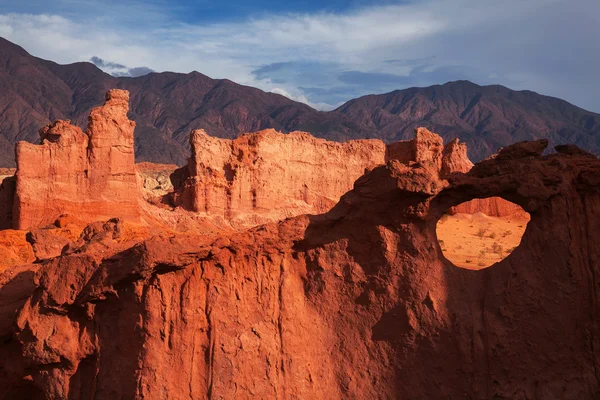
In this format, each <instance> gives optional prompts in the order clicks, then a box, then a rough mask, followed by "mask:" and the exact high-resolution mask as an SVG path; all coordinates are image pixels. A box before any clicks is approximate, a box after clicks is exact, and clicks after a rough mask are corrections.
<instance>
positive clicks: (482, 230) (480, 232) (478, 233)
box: [476, 228, 487, 239]
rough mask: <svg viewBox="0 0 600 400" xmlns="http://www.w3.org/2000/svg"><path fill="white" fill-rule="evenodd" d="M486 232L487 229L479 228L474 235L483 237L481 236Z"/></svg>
mask: <svg viewBox="0 0 600 400" xmlns="http://www.w3.org/2000/svg"><path fill="white" fill-rule="evenodd" d="M486 232H487V229H484V228H479V230H478V231H477V233H476V235H477V237H478V238H479V239H483V237H484V236H485V234H486Z"/></svg>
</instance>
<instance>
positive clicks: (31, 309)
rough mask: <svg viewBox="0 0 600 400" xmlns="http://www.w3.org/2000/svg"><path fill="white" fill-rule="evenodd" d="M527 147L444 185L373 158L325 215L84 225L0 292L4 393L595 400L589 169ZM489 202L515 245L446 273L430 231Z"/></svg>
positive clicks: (599, 210)
mask: <svg viewBox="0 0 600 400" xmlns="http://www.w3.org/2000/svg"><path fill="white" fill-rule="evenodd" d="M543 144H544V143H536V144H535V145H537V146H538V147H540V148H541V147H543V146H541V145H543ZM527 147H532V146H530V145H528V144H525V145H523V146H516V147H513V148H507V149H504V150H503V152H505V153H504V154H505V155H510V154H513V156H511V157H508V158H502V157H501V156H502V153H500V155H499V157H498V158H497V159H491V160H487V161H483V162H481V163H479V164H477V165H475V167H474V168H473V169H472V170H471V171H470V172H469V173H467V174H462V173H455V174H451V175H450V176H448V179H447V180H444V179H440V168H441V166H440V164H439V162H438V161H437V158H436V157H429V160H430V161H422V162H416V163H412V164H411V165H406V164H403V163H401V162H399V161H397V160H391V161H390V162H388V163H387V164H386V165H383V166H379V167H377V168H375V169H373V170H372V171H370V172H369V173H367V174H366V175H364V176H362V177H361V178H359V179H358V180H357V182H356V183H355V185H354V189H353V190H352V191H350V192H349V193H347V194H346V195H344V196H343V197H342V199H341V200H340V202H339V203H338V204H337V205H336V206H335V207H334V208H333V209H332V210H331V211H330V212H328V213H327V214H324V215H320V216H299V217H296V218H292V219H288V220H285V221H282V222H279V223H274V224H268V225H264V226H261V227H258V228H255V229H251V230H249V231H246V232H239V233H235V234H231V235H228V236H225V237H220V238H215V239H211V240H207V239H203V238H197V237H191V236H183V235H178V236H169V237H156V238H153V239H150V240H148V241H145V242H144V243H141V244H137V245H135V246H133V247H131V248H129V249H126V248H127V243H123V242H120V243H119V244H117V242H116V240H117V238H118V236H119V235H120V233H119V232H120V228H119V226H118V224H115V223H114V222H112V223H109V224H105V225H103V224H96V225H95V227H91V228H90V229H88V230H87V233H86V234H85V235H82V241H81V242H80V244H79V245H77V246H73V247H72V248H71V249H69V250H68V251H66V252H65V253H64V254H63V255H62V256H61V257H58V258H55V259H53V260H51V261H50V262H46V263H45V264H43V265H41V266H39V267H36V266H29V267H24V268H23V269H21V270H20V271H21V272H20V273H18V274H16V275H14V274H13V275H11V276H0V285H2V286H0V313H2V314H1V315H2V316H5V319H0V333H1V334H2V339H3V340H1V341H0V385H1V387H3V388H9V390H8V391H7V392H6V394H5V397H6V398H9V397H10V396H12V397H13V398H31V399H35V398H73V399H75V398H78V399H87V398H95V399H115V398H117V399H118V398H123V399H125V398H126V399H141V398H156V397H169V398H174V399H182V398H199V399H202V398H311V399H312V398H316V399H322V398H331V399H337V398H354V399H374V398H383V399H392V398H407V399H441V398H473V399H484V398H485V399H487V398H498V399H500V398H505V399H514V398H521V399H535V398H544V399H592V398H597V397H598V395H599V394H600V386H599V382H600V376H599V375H598V371H600V354H598V349H599V348H600V322H599V317H600V315H599V313H600V309H599V308H598V302H597V298H598V295H599V292H600V281H599V280H598V279H597V278H596V277H597V276H599V275H598V274H600V246H599V245H598V243H600V225H598V224H597V222H596V221H598V220H599V219H600V160H598V159H596V158H591V157H588V156H581V155H567V154H554V155H549V156H541V155H539V154H537V155H521V156H516V154H524V151H525V150H526V149H527ZM534 147H535V146H534ZM441 165H442V166H443V163H442V164H441ZM489 196H499V197H502V198H504V199H507V200H510V201H513V202H515V203H516V204H519V205H520V206H522V207H523V208H524V209H526V210H527V211H528V212H529V213H530V214H531V216H532V220H531V222H530V224H529V226H528V229H527V231H526V233H525V235H524V237H523V240H522V243H521V245H520V246H519V248H517V249H516V250H515V251H514V252H513V253H512V254H511V255H510V256H508V257H507V258H506V259H504V260H503V261H501V262H499V263H498V264H496V265H494V266H493V267H491V268H488V269H485V270H482V271H468V270H464V269H460V268H456V267H454V266H453V265H451V264H450V263H449V262H448V261H446V260H445V259H444V257H443V255H442V252H441V250H440V248H439V246H438V245H437V241H436V238H435V229H436V223H437V221H438V220H439V218H440V217H441V216H442V215H443V213H444V212H445V211H446V210H447V209H448V208H449V207H452V206H455V205H457V204H459V203H461V202H464V201H467V200H470V199H472V198H476V197H489ZM38 268H39V270H38V271H37V272H36V273H35V279H34V277H33V272H32V271H35V270H36V269H38ZM10 310H12V312H10ZM3 394H4V393H3Z"/></svg>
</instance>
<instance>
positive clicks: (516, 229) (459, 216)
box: [436, 197, 531, 270]
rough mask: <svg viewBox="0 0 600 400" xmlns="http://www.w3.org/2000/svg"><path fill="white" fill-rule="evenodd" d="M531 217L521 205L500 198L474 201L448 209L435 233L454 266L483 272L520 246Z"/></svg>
mask: <svg viewBox="0 0 600 400" xmlns="http://www.w3.org/2000/svg"><path fill="white" fill-rule="evenodd" d="M530 218H531V217H530V216H529V213H527V212H526V211H525V210H523V208H521V206H519V205H517V204H515V203H512V202H510V201H508V200H504V199H502V198H500V197H489V198H486V199H473V200H471V201H468V202H465V203H461V204H459V205H458V206H456V207H452V208H451V209H450V210H448V212H447V213H446V214H444V215H443V216H442V218H440V220H439V221H438V223H437V226H436V234H437V239H438V242H439V244H440V248H441V249H442V252H443V253H444V256H445V257H446V258H447V259H448V260H449V261H451V262H452V263H453V264H454V265H456V266H457V267H461V268H466V269H475V270H476V269H482V268H487V267H489V266H491V265H493V264H495V263H497V262H499V261H502V260H504V259H505V258H506V257H508V256H509V255H510V254H511V253H512V252H513V251H514V250H515V249H516V248H517V247H518V246H519V244H521V238H522V237H523V234H524V233H525V229H526V228H527V224H528V223H529V220H530Z"/></svg>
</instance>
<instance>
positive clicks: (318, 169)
mask: <svg viewBox="0 0 600 400" xmlns="http://www.w3.org/2000/svg"><path fill="white" fill-rule="evenodd" d="M190 143H191V146H192V157H191V158H190V160H189V164H188V167H187V173H188V175H189V178H188V179H187V180H185V182H183V186H180V187H179V188H177V191H178V192H179V194H178V195H177V196H176V198H175V204H177V205H181V206H183V207H185V208H187V209H189V210H192V211H195V212H201V213H206V214H207V215H211V216H215V217H217V218H219V217H220V218H222V219H224V220H227V221H230V222H231V223H232V224H233V225H238V226H239V225H241V226H252V225H258V223H261V222H268V221H277V220H280V219H284V218H286V217H290V216H296V215H300V214H318V213H321V212H324V211H327V210H329V209H330V208H331V207H333V205H334V204H335V203H336V202H337V201H338V199H339V197H340V196H341V195H342V194H343V193H345V192H347V191H348V190H350V189H351V188H352V184H353V183H354V181H355V180H356V179H357V178H358V177H359V176H361V175H363V174H364V173H365V171H366V170H368V169H372V168H374V167H376V166H377V165H381V164H383V163H384V161H385V144H384V143H383V142H381V141H379V140H357V141H350V142H347V143H335V142H328V141H326V140H324V139H317V138H315V137H313V136H311V135H310V134H308V133H304V132H292V133H290V134H282V133H279V132H276V131H274V130H265V131H260V132H256V133H252V134H247V135H242V136H240V137H239V138H237V139H235V140H228V139H219V138H214V137H211V136H208V135H207V134H206V133H205V132H204V131H202V130H199V131H194V132H193V133H192V135H191V138H190Z"/></svg>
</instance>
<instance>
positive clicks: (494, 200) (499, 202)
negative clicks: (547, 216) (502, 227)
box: [452, 197, 527, 218]
mask: <svg viewBox="0 0 600 400" xmlns="http://www.w3.org/2000/svg"><path fill="white" fill-rule="evenodd" d="M452 212H453V213H465V214H475V213H478V212H480V213H483V214H485V215H489V216H490V217H509V216H515V217H518V218H521V217H524V218H526V216H527V213H526V212H525V211H524V210H523V208H522V207H521V206H519V205H517V204H515V203H512V202H510V201H507V200H504V199H503V198H500V197H489V198H487V199H473V200H471V201H467V202H466V203H462V204H459V205H458V206H456V207H453V208H452Z"/></svg>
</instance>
